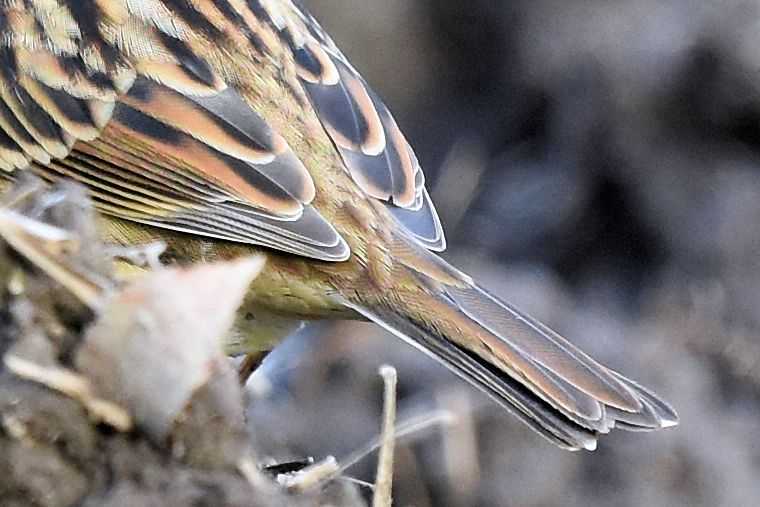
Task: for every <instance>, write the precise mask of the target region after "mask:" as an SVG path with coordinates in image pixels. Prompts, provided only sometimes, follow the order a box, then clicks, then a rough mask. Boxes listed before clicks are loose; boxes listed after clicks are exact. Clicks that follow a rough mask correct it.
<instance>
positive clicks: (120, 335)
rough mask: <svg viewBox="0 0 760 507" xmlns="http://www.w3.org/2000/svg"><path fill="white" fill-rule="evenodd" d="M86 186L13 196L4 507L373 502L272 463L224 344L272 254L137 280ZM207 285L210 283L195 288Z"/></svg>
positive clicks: (1, 371)
mask: <svg viewBox="0 0 760 507" xmlns="http://www.w3.org/2000/svg"><path fill="white" fill-rule="evenodd" d="M96 220H97V218H96V217H95V215H94V213H93V212H92V208H91V207H90V204H89V200H88V199H87V196H86V195H85V193H84V192H83V191H82V190H81V189H80V188H79V187H76V186H73V185H62V186H58V187H55V188H52V189H49V188H46V187H45V186H44V185H43V184H42V183H41V182H39V181H38V180H34V179H29V178H25V179H24V181H21V182H19V183H18V184H17V185H16V187H15V188H14V189H13V190H12V191H11V192H10V193H9V194H6V195H5V196H4V197H3V199H2V201H0V358H1V359H2V360H1V361H0V474H2V476H3V477H4V480H3V481H1V482H0V503H1V504H2V505H3V507H15V506H22V505H23V506H35V507H36V506H43V507H58V506H61V507H65V506H70V505H82V506H85V507H90V506H96V505H97V506H108V507H115V506H127V505H130V506H131V505H161V506H174V505H177V506H179V505H183V506H184V505H201V504H202V505H215V506H257V505H262V506H263V505H266V506H269V505H289V506H290V505H293V506H300V505H328V504H329V505H335V506H341V505H346V506H349V505H363V504H364V503H363V501H362V499H361V498H360V496H359V495H358V493H357V489H356V487H354V486H352V485H348V484H346V483H344V482H338V481H333V482H331V483H328V484H322V485H321V487H320V488H312V489H310V490H309V491H303V492H293V491H288V490H286V489H283V488H281V487H278V486H277V483H276V482H275V481H273V480H270V479H268V478H267V477H266V475H265V474H263V473H261V472H260V471H259V468H258V466H257V465H256V463H257V460H256V455H255V451H254V449H252V446H251V444H250V442H251V438H250V435H249V431H248V430H247V428H246V426H245V421H244V416H243V413H244V412H243V407H244V394H243V392H242V390H241V387H240V384H239V381H238V378H237V374H236V372H235V371H234V369H233V368H232V366H231V364H230V361H229V360H228V358H226V357H225V356H224V355H223V353H222V350H221V347H220V343H221V342H220V337H222V336H223V335H224V333H226V332H227V331H228V329H229V327H230V325H231V324H232V322H233V318H234V315H235V311H236V309H237V307H238V305H239V304H240V301H241V300H242V297H243V294H244V291H245V289H246V287H247V285H248V284H249V283H250V281H251V280H252V279H253V278H254V277H255V276H256V275H257V273H258V272H259V270H260V268H261V266H262V264H263V259H261V258H259V257H252V258H248V259H243V260H239V261H236V262H230V263H224V264H214V265H204V266H198V267H194V268H190V269H179V268H177V269H174V268H160V269H157V270H153V271H150V272H148V271H146V274H145V275H144V276H141V277H138V278H137V279H134V280H132V281H130V282H129V283H126V282H124V281H121V280H119V279H118V278H117V277H116V276H115V274H114V273H113V271H112V266H113V261H114V258H116V257H119V258H127V259H143V260H145V261H146V262H147V263H148V264H155V262H153V261H151V259H157V257H158V255H157V250H156V245H148V246H146V247H145V249H144V251H140V249H139V248H137V249H134V248H133V249H119V248H114V247H112V246H108V245H104V244H102V243H101V242H100V241H98V239H97V234H96ZM198 288H202V289H203V290H198Z"/></svg>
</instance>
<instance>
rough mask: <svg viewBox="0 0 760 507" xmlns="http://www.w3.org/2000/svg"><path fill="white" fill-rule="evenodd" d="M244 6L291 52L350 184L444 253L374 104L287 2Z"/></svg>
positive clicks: (419, 178) (410, 166)
mask: <svg viewBox="0 0 760 507" xmlns="http://www.w3.org/2000/svg"><path fill="white" fill-rule="evenodd" d="M251 3H253V4H257V6H258V8H257V9H256V10H255V12H256V13H257V15H258V16H267V17H268V19H269V21H270V23H271V24H272V26H274V27H275V28H276V29H277V30H278V31H279V33H280V36H281V38H282V40H283V41H284V42H285V43H286V44H287V45H288V47H290V49H291V51H292V57H293V62H294V65H295V67H296V74H297V75H298V77H299V79H300V81H301V83H302V86H303V88H304V89H305V90H306V92H307V94H308V96H309V98H310V99H311V102H312V104H313V106H314V109H315V110H316V111H317V113H318V114H319V117H320V120H321V121H322V124H323V125H324V127H325V130H326V131H327V132H328V134H329V135H330V137H331V138H332V140H333V143H335V145H336V147H337V148H338V150H339V151H340V153H341V155H342V157H343V160H344V162H345V165H346V169H347V170H348V172H349V173H350V174H351V176H352V177H353V179H354V181H355V182H356V183H357V184H358V185H359V187H361V188H362V190H364V192H365V193H367V194H368V195H369V196H371V197H374V198H376V199H379V200H382V201H385V202H386V203H387V204H388V206H389V208H390V209H391V211H392V212H393V213H392V214H393V215H394V216H395V217H396V218H397V219H398V220H399V224H400V225H401V226H402V227H403V228H404V229H406V231H407V232H408V233H409V234H410V235H411V236H412V237H413V238H415V239H417V240H419V241H420V243H422V244H423V245H424V246H425V247H426V248H428V249H430V250H435V251H442V250H444V249H445V248H446V241H445V238H444V235H443V229H442V227H441V224H440V220H439V219H438V215H437V212H436V210H435V207H434V206H433V204H432V202H431V201H430V199H429V197H428V196H427V191H426V190H425V179H424V176H423V174H422V169H421V168H420V165H419V162H418V161H417V158H416V157H415V155H414V152H413V150H412V148H411V146H410V145H409V143H408V142H407V140H406V138H405V137H404V135H403V134H402V132H401V130H400V129H399V128H398V125H397V124H396V121H395V120H394V118H393V116H392V114H391V113H390V111H389V110H388V108H387V107H386V106H385V104H384V103H383V101H382V100H381V99H380V97H379V96H378V95H377V94H376V93H375V92H374V91H373V90H372V89H371V88H370V87H369V86H368V85H367V83H366V82H365V81H364V79H363V78H362V77H361V75H360V74H359V73H358V72H357V71H356V69H354V68H353V67H352V66H351V64H350V63H349V62H348V60H347V59H346V57H345V56H344V55H343V54H342V53H341V52H340V50H339V49H338V48H337V46H336V45H335V43H334V42H333V41H332V40H331V39H330V37H329V36H328V35H327V34H325V33H324V31H323V30H322V28H321V27H320V26H319V23H317V21H316V20H315V19H314V18H313V17H312V16H311V15H310V14H308V13H307V12H306V11H305V10H303V9H302V8H300V7H299V6H297V5H296V4H295V3H294V2H291V1H290V0H285V1H282V2H271V1H263V0H259V1H254V2H251ZM398 211H401V212H398Z"/></svg>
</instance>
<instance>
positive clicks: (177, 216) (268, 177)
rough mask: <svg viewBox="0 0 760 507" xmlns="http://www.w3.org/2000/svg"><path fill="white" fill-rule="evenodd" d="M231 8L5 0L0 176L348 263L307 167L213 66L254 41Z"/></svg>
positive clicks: (202, 230)
mask: <svg viewBox="0 0 760 507" xmlns="http://www.w3.org/2000/svg"><path fill="white" fill-rule="evenodd" d="M222 3H224V2H222ZM239 3H240V2H230V4H229V5H227V4H224V7H225V9H222V10H218V9H217V10H214V8H213V6H211V4H208V5H207V7H205V8H204V12H202V13H201V11H199V10H197V9H199V7H198V4H197V3H195V2H166V1H161V0H134V1H132V0H130V1H127V0H93V1H87V2H83V1H80V0H45V1H40V0H33V1H31V2H28V1H26V2H21V1H14V0H9V1H7V2H4V3H3V4H2V5H0V35H1V36H2V40H4V41H7V42H6V44H5V45H3V46H2V47H0V168H2V169H4V170H6V171H12V170H14V169H17V168H18V169H21V168H27V167H31V168H32V170H34V171H35V172H37V173H38V174H40V175H41V176H42V177H43V178H46V179H48V180H55V179H58V178H61V177H70V178H73V179H75V180H78V181H80V182H81V183H84V184H85V185H86V186H87V187H88V188H89V189H90V191H91V193H92V196H93V199H94V201H95V202H96V204H97V206H98V207H99V208H100V209H101V211H102V212H103V213H105V214H110V215H114V216H117V217H121V218H125V219H129V220H133V221H137V222H141V223H146V224H150V225H154V226H158V227H164V228H168V229H174V230H180V231H186V232H191V233H194V234H199V235H202V236H207V237H214V238H220V239H225V240H230V241H236V242H243V243H252V244H258V245H263V246H267V247H272V248H276V249H279V250H283V251H286V252H290V253H294V254H298V255H304V256H308V257H312V258H316V259H321V260H327V261H340V260H345V259H347V258H348V256H349V255H350V251H349V248H348V246H347V244H346V243H345V241H344V240H343V238H341V236H340V235H339V233H338V232H337V231H336V230H335V229H334V228H333V227H332V225H331V224H329V223H328V222H327V221H326V220H325V219H324V218H323V217H322V216H321V215H320V214H319V212H317V211H316V209H314V208H313V206H312V205H311V203H312V201H313V199H314V197H315V187H314V182H313V181H312V178H311V176H310V174H309V172H308V171H307V170H306V168H305V167H304V166H303V164H302V163H301V161H300V160H299V158H298V157H297V156H296V155H295V153H294V152H293V151H292V150H291V148H290V146H289V145H288V143H287V142H286V141H285V139H284V138H283V137H282V136H280V135H279V134H278V133H277V132H275V131H274V130H273V129H272V128H271V127H270V125H269V124H268V123H267V121H266V120H265V119H264V118H262V117H261V116H260V115H259V114H257V113H256V112H255V110H254V108H253V107H251V104H249V103H248V102H247V101H246V99H245V98H244V96H243V95H242V94H241V93H240V92H239V91H238V89H237V87H236V86H230V83H229V82H228V79H231V77H230V76H223V75H220V73H219V72H217V71H215V70H214V69H215V68H216V69H218V68H219V65H218V61H217V62H216V64H214V65H212V64H211V63H210V62H211V59H213V58H214V57H217V58H221V57H219V56H218V55H219V54H226V55H229V53H225V51H229V48H232V47H236V46H234V45H235V44H240V40H241V36H242V38H243V39H245V40H247V41H250V42H251V44H254V43H255V42H256V40H255V36H254V34H253V33H249V34H248V36H247V38H246V36H245V35H244V33H243V25H241V20H240V19H237V18H235V16H234V15H233V14H234V13H235V9H238V8H240V5H238V4H239ZM211 20H213V22H212V21H211ZM169 21H170V22H169ZM201 21H202V23H201ZM194 25H198V26H194ZM199 27H200V28H199ZM220 27H221V28H220ZM210 37H218V40H216V41H215V43H214V44H209V41H210V39H209V38H210ZM226 57H229V56H226ZM222 70H223V69H222ZM235 84H239V83H235Z"/></svg>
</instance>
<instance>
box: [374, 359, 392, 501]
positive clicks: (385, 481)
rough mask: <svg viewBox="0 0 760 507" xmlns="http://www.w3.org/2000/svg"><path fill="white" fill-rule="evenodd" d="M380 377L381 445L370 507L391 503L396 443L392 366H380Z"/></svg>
mask: <svg viewBox="0 0 760 507" xmlns="http://www.w3.org/2000/svg"><path fill="white" fill-rule="evenodd" d="M380 375H382V377H383V382H384V383H385V391H384V401H383V426H382V433H381V434H382V439H381V441H382V443H381V445H380V452H379V455H378V458H377V476H376V478H375V494H374V495H373V496H372V507H390V505H391V503H392V502H393V498H392V490H393V451H394V445H395V443H396V436H395V424H396V384H397V381H398V375H397V374H396V369H395V368H394V367H392V366H387V365H386V366H381V367H380Z"/></svg>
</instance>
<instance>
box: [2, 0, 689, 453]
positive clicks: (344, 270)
mask: <svg viewBox="0 0 760 507" xmlns="http://www.w3.org/2000/svg"><path fill="white" fill-rule="evenodd" d="M19 169H31V170H32V171H34V172H36V173H37V174H39V175H40V176H42V177H43V178H45V179H47V180H50V181H52V180H56V179H59V178H63V177H67V178H72V179H74V180H77V181H79V182H80V183H82V184H84V185H86V186H87V187H88V188H89V190H90V193H91V195H92V197H93V200H94V202H95V203H96V206H97V207H98V208H99V209H100V210H101V212H102V213H103V214H105V215H107V216H111V217H113V218H114V219H119V220H124V221H126V222H127V223H132V224H143V225H147V226H149V228H150V227H154V228H157V229H156V230H163V231H164V233H163V234H164V235H165V236H164V237H170V236H172V235H173V234H175V232H177V233H179V234H180V235H181V234H185V236H183V237H182V238H183V239H182V240H181V241H180V243H181V244H183V245H189V244H192V245H200V246H198V249H199V250H202V252H203V253H202V254H197V253H196V254H193V257H194V258H198V259H203V258H213V256H214V255H219V256H221V255H222V253H220V252H224V255H231V254H230V253H229V252H231V251H232V250H235V248H237V247H232V246H229V245H258V246H261V247H265V248H268V249H270V251H280V252H286V253H288V254H295V255H297V256H301V258H302V260H298V259H297V258H296V257H293V256H292V255H291V256H286V255H279V256H278V255H277V254H275V253H271V255H270V262H269V264H268V267H267V269H265V271H264V273H263V274H262V276H260V277H259V278H260V280H267V281H268V283H270V284H272V285H277V284H279V285H278V287H279V288H278V289H277V290H274V289H272V285H270V287H268V288H267V290H266V291H262V290H259V292H258V293H256V290H254V293H256V294H255V295H256V298H258V300H259V301H260V302H261V303H262V304H267V305H269V306H271V307H273V308H274V309H275V310H277V311H282V312H285V313H288V312H291V313H294V314H298V315H299V316H306V317H308V316H309V315H310V314H311V313H316V310H315V308H316V307H320V308H323V309H324V308H327V309H328V310H330V311H332V310H334V309H336V308H338V309H343V310H345V311H344V313H343V315H345V314H346V312H348V310H351V311H353V312H356V313H355V314H353V315H356V314H359V315H362V316H364V317H366V318H369V319H371V320H374V321H377V322H378V323H379V324H381V325H383V326H385V327H388V328H389V329H391V330H392V331H393V332H395V333H396V334H398V335H399V336H401V337H402V338H404V339H405V340H408V341H410V342H411V343H413V344H414V345H415V346H417V347H418V348H421V349H422V350H424V351H426V352H427V353H429V354H431V355H432V356H433V357H435V358H436V359H438V360H439V361H441V362H442V363H444V364H445V365H446V366H448V367H449V368H451V369H452V370H453V371H454V372H455V373H457V374H458V375H460V376H462V377H463V378H464V379H466V380H467V381H469V382H470V383H472V384H474V385H475V386H476V387H478V388H480V389H481V390H483V391H484V392H486V393H487V394H489V395H490V396H491V397H493V398H494V399H496V400H497V401H498V402H499V403H501V404H502V405H504V406H505V407H507V408H509V409H510V410H511V411H513V412H514V413H515V414H516V415H517V416H518V417H520V418H521V419H522V420H523V421H525V422H526V423H528V424H529V425H530V426H531V427H533V428H534V429H535V430H536V431H538V432H539V433H541V434H542V435H544V436H546V437H547V438H549V439H550V440H551V441H553V442H554V443H556V444H558V445H560V446H562V447H566V448H571V449H576V448H582V447H585V448H591V447H593V445H594V443H595V438H596V435H597V434H599V433H605V432H607V431H609V429H610V428H612V427H613V426H615V425H617V426H619V427H623V428H626V429H642V430H646V429H656V428H659V427H663V426H667V425H671V424H674V423H675V422H676V421H677V416H676V415H675V413H674V412H673V410H672V409H671V408H670V407H669V406H668V405H667V404H665V403H664V402H662V401H660V400H659V399H658V398H657V397H656V396H655V395H654V394H652V393H651V392H649V391H647V390H645V389H644V388H642V387H641V386H639V385H638V384H636V383H634V382H632V381H630V380H628V379H626V378H625V377H622V376H621V375H619V374H617V373H616V372H613V371H611V370H609V369H607V368H605V367H604V366H602V365H600V364H599V363H597V362H595V361H594V360H593V359H591V358H590V357H588V356H587V355H586V354H584V353H583V352H581V351H580V350H578V349H577V348H576V347H574V346H573V345H572V344H570V343H569V342H568V341H567V340H565V339H564V338H562V337H561V336H559V335H558V334H557V333H555V332H553V331H551V330H550V329H548V328H547V327H546V326H544V325H542V324H541V323H539V322H538V321H536V320H535V319H532V318H531V317H529V316H527V315H525V314H523V313H521V312H520V311H518V310H517V309H515V308H513V307H512V306H510V305H509V304H507V303H504V302H502V301H500V300H498V299H497V298H495V297H493V296H492V295H490V294H489V293H488V292H486V291H484V290H483V289H481V288H480V287H479V286H478V285H477V284H475V283H474V282H473V281H472V280H470V279H469V277H467V276H466V275H464V274H462V273H460V272H458V271H457V270H455V269H454V268H452V267H450V266H448V265H447V264H446V263H444V262H443V261H442V260H440V259H439V258H437V257H436V256H435V255H433V254H432V253H430V252H429V250H434V251H438V250H443V249H444V248H445V238H444V235H443V231H442V228H441V224H440V221H439V220H438V216H437V213H436V211H435V208H434V206H433V203H432V201H431V200H430V197H429V195H428V192H427V190H426V189H425V178H424V175H423V173H422V170H421V168H420V165H419V163H418V161H417V158H416V156H415V155H414V152H413V151H412V149H411V147H410V146H409V143H408V142H407V140H406V138H405V137H404V135H403V133H402V132H401V130H400V129H399V127H398V125H397V124H396V122H395V120H394V119H393V116H392V115H391V113H390V111H389V110H388V108H387V107H386V106H385V105H384V104H383V102H382V101H381V100H380V98H379V97H378V96H377V94H376V93H375V92H374V91H372V89H371V88H370V87H369V86H368V85H367V83H366V82H365V81H364V79H363V78H362V77H361V76H360V75H359V73H358V72H357V71H356V70H355V69H354V67H353V66H352V65H351V64H350V63H349V62H348V60H347V59H346V57H345V56H344V55H343V53H342V52H341V51H340V50H339V49H338V48H337V46H336V45H335V43H334V42H333V41H332V40H331V39H330V37H329V36H328V35H327V34H325V33H324V31H323V30H322V29H321V27H320V26H319V24H318V23H317V22H316V21H315V20H314V18H313V17H311V15H309V14H308V12H306V11H305V10H304V9H303V8H302V7H301V6H299V5H297V4H296V3H294V2H293V1H291V0H3V1H2V2H0V170H2V171H5V174H12V173H13V172H14V171H16V170H19ZM172 237H173V236H172ZM183 248H184V250H188V249H189V247H183ZM235 251H239V252H242V250H240V248H238V249H237V250H235ZM214 252H216V254H214ZM307 258H308V259H312V260H315V261H326V262H321V263H320V262H311V263H308V262H306V261H305V260H303V259H307ZM267 270H268V271H267ZM267 273H273V274H270V275H268V274H267ZM256 283H263V282H258V281H257V282H256ZM272 294H277V296H273V295H272ZM277 297H279V299H277ZM256 298H254V299H256ZM266 298H269V299H266ZM275 300H276V301H277V302H273V301H275ZM331 305H332V306H331Z"/></svg>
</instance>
